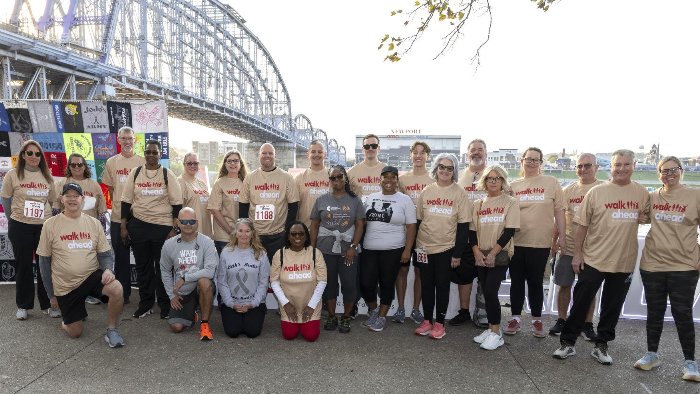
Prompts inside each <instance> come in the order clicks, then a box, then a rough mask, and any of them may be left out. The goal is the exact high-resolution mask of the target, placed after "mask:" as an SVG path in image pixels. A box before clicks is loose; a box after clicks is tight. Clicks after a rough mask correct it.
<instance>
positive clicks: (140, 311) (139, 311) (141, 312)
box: [133, 306, 153, 319]
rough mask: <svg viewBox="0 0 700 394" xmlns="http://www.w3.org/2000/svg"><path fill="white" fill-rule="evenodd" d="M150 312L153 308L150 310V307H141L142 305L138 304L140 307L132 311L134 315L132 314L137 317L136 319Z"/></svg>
mask: <svg viewBox="0 0 700 394" xmlns="http://www.w3.org/2000/svg"><path fill="white" fill-rule="evenodd" d="M151 313H153V310H152V309H151V308H150V307H142V306H140V307H139V308H138V309H137V310H136V312H134V315H133V316H134V317H135V318H137V319H141V318H144V317H146V316H148V315H150V314H151Z"/></svg>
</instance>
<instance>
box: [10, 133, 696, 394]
mask: <svg viewBox="0 0 700 394" xmlns="http://www.w3.org/2000/svg"><path fill="white" fill-rule="evenodd" d="M134 136H135V135H134V132H133V130H131V129H130V128H128V127H125V128H122V129H121V130H119V135H118V141H119V144H120V146H121V152H120V153H119V154H117V155H115V156H114V157H112V158H110V159H109V160H108V161H107V166H106V169H105V171H104V174H103V177H102V182H103V183H104V184H105V185H107V186H108V188H109V197H110V198H111V199H112V201H113V209H112V215H111V224H110V233H111V240H112V242H111V243H112V244H111V245H109V244H108V243H107V240H106V237H105V234H104V231H102V230H100V229H104V228H105V227H104V225H105V224H106V223H105V221H106V219H105V218H106V216H105V212H106V205H105V201H104V197H103V196H102V193H101V190H100V188H99V185H98V184H97V182H95V181H94V180H92V179H91V178H90V173H89V169H88V168H87V163H86V162H85V159H84V158H83V157H82V156H80V155H77V154H74V155H71V156H70V158H69V163H68V168H67V169H66V179H65V181H61V182H60V184H57V185H54V182H53V178H52V177H51V175H50V173H49V172H48V169H47V165H46V162H45V159H44V156H43V152H42V150H41V147H40V145H39V144H38V143H36V142H34V141H27V142H26V143H25V144H24V145H23V146H22V149H21V151H20V153H19V160H18V163H17V167H16V168H15V169H13V170H11V171H10V172H8V174H7V175H6V177H5V179H4V182H3V187H2V193H1V196H2V201H3V205H4V206H5V208H7V212H11V214H10V219H9V236H10V241H11V242H12V246H13V249H14V250H15V256H16V260H17V307H18V310H17V313H16V317H17V319H19V320H24V319H26V318H27V316H28V312H27V311H28V310H31V309H32V308H33V306H34V305H33V304H34V282H33V276H32V263H33V252H34V251H35V250H36V254H37V255H38V256H39V267H38V270H39V272H40V274H39V275H38V279H37V282H38V291H37V292H38V296H39V303H40V307H41V309H42V310H45V311H46V312H47V313H48V314H49V315H51V316H53V317H62V318H63V328H64V330H65V331H66V332H67V333H68V334H69V335H70V336H72V337H77V336H79V335H80V333H81V332H82V324H83V323H82V321H83V319H84V317H85V316H86V314H87V312H86V309H85V306H84V303H83V301H84V300H85V298H86V297H87V296H97V297H100V296H103V297H104V299H106V300H107V304H108V311H109V317H108V329H107V332H106V334H105V340H106V341H107V342H108V344H109V345H110V346H113V347H119V346H122V345H123V344H124V340H123V339H122V338H121V336H120V335H119V333H118V331H117V323H118V319H119V315H120V313H121V310H122V306H123V304H125V303H129V297H130V282H131V278H130V273H129V264H130V262H129V248H131V250H132V251H133V254H134V259H135V263H136V273H137V283H138V288H139V305H138V308H137V309H136V311H135V312H134V314H133V316H134V317H137V318H142V317H146V316H148V315H149V314H150V313H152V308H153V305H154V303H156V302H157V303H158V305H159V307H160V317H161V318H163V319H167V320H168V323H169V326H170V329H171V331H173V332H181V331H183V330H185V328H187V327H191V326H194V325H195V324H196V323H200V337H201V339H203V340H206V339H212V338H213V336H212V333H211V329H210V327H209V319H210V317H211V316H210V315H211V311H212V309H213V308H212V304H217V305H218V307H219V310H220V312H221V321H222V325H223V327H224V331H225V333H226V334H227V335H228V336H230V337H237V336H239V335H246V336H248V337H256V336H258V335H259V334H260V332H261V330H262V328H263V323H264V318H265V315H266V311H267V308H266V297H267V292H268V287H269V288H271V289H272V292H273V293H274V296H275V298H276V300H277V303H278V305H279V313H280V316H281V331H282V335H283V337H284V338H285V339H294V338H296V337H297V336H299V335H300V334H301V336H302V337H303V338H305V339H306V340H308V341H314V340H316V339H317V338H318V337H319V335H320V331H321V327H323V329H324V330H338V331H339V332H341V333H348V332H350V331H351V321H352V319H353V318H354V316H355V314H356V313H357V312H356V311H357V305H358V303H359V302H360V300H361V299H362V298H363V299H364V301H365V303H366V305H367V307H368V319H367V320H366V321H364V322H363V323H362V325H363V326H365V327H367V328H368V329H369V330H371V331H376V332H380V331H383V330H384V329H386V328H387V321H388V319H391V320H392V321H394V322H397V323H404V322H405V320H406V316H407V315H408V316H410V319H411V320H413V321H414V322H415V323H416V324H418V327H417V328H416V329H415V334H417V335H420V336H427V337H429V338H433V339H441V338H443V337H444V336H445V335H446V327H445V323H446V314H447V307H448V303H449V298H450V283H456V284H457V285H458V289H459V306H460V309H459V312H458V314H457V315H456V316H454V317H453V318H452V319H451V320H450V321H449V323H450V324H452V325H459V324H463V323H465V322H466V321H469V320H471V315H470V311H469V305H470V299H469V298H470V294H471V293H472V291H471V290H472V288H471V287H472V283H473V282H474V280H475V279H478V287H479V292H478V293H479V294H480V296H482V297H483V301H481V302H477V304H483V309H484V310H485V318H484V320H485V321H484V323H486V324H484V326H485V327H484V328H485V330H484V332H482V333H481V334H479V335H478V336H476V337H474V342H476V343H478V344H479V346H480V347H481V348H483V349H486V350H495V349H497V348H499V347H500V346H502V345H503V344H504V339H503V335H504V334H505V335H516V334H518V333H519V332H520V331H521V330H522V328H523V325H524V322H523V317H522V312H523V308H524V304H525V297H526V289H527V300H528V303H529V306H530V315H531V319H530V324H531V333H532V335H534V336H535V337H538V338H543V337H546V336H547V332H546V330H545V328H544V326H543V322H542V307H543V302H544V289H543V279H544V273H545V268H546V265H547V261H548V260H549V258H550V257H551V256H558V259H557V261H556V265H555V268H554V278H555V279H554V280H555V284H557V285H558V286H559V292H558V294H557V304H558V310H559V318H558V319H557V321H556V323H555V325H554V326H553V327H551V329H550V330H549V334H550V335H559V336H560V342H561V345H560V347H559V348H558V349H557V350H556V351H555V352H554V353H553V356H554V357H555V358H558V359H565V358H568V357H570V356H572V355H574V354H576V350H575V347H574V346H575V343H576V340H577V338H578V336H579V335H580V334H581V333H583V334H584V336H585V338H586V339H588V340H591V341H593V342H594V343H595V346H594V349H593V351H592V353H591V355H592V356H593V357H594V358H595V359H596V360H597V361H599V362H600V363H602V364H605V365H609V364H611V363H612V357H611V356H610V354H609V352H608V343H609V342H611V341H613V340H614V339H615V327H616V325H617V321H618V318H619V316H620V313H621V310H622V306H623V303H624V300H625V297H626V295H627V291H628V289H629V285H630V283H631V278H632V273H633V271H634V269H635V265H636V260H637V229H638V225H639V224H640V223H651V230H650V231H649V233H648V235H647V239H646V242H645V247H644V250H643V253H642V259H641V263H640V272H641V277H642V281H643V285H644V289H645V295H646V300H647V305H648V318H647V345H648V352H647V353H646V354H645V355H644V357H642V358H641V359H640V360H638V361H637V362H636V363H635V364H634V365H635V367H637V368H640V369H643V370H650V369H652V368H654V367H656V366H658V365H659V364H660V359H659V356H658V354H657V350H658V345H659V338H660V335H661V329H662V327H663V325H662V322H663V317H664V314H665V309H666V299H667V297H668V298H670V301H671V310H672V314H673V317H674V320H675V322H676V326H677V329H678V334H679V338H680V342H681V346H682V348H683V354H684V357H685V360H686V361H685V363H684V366H683V368H684V372H683V379H686V380H691V381H700V374H698V367H697V363H696V362H695V354H694V351H695V331H694V325H693V316H692V307H693V297H694V292H695V287H696V285H697V283H698V274H699V272H698V271H699V270H700V250H699V247H698V242H697V230H698V225H699V224H700V190H698V189H693V188H689V187H686V186H684V185H683V184H682V182H681V181H682V174H683V166H682V163H681V162H680V161H679V160H678V159H677V158H675V157H672V156H670V157H666V158H664V159H663V160H661V162H660V163H659V165H658V173H659V179H660V181H661V182H662V183H663V186H662V187H661V188H659V189H658V190H656V191H654V192H652V193H651V194H650V193H648V192H647V191H646V189H645V188H644V187H642V186H641V185H639V184H638V183H636V182H634V181H632V180H631V177H632V174H633V172H634V164H635V159H634V153H633V152H631V151H628V150H618V151H615V152H614V153H613V155H612V161H611V174H610V175H611V176H610V179H609V180H606V181H603V180H599V179H597V178H596V173H597V171H598V164H597V162H596V158H595V156H594V155H592V154H585V153H584V154H581V155H580V156H579V158H578V161H577V164H576V168H577V177H578V180H577V181H576V182H574V183H572V184H570V185H568V186H567V187H566V188H564V189H562V187H561V186H560V183H559V182H558V180H557V179H556V178H554V177H552V176H548V175H544V174H542V173H541V168H542V163H543V159H544V157H543V154H542V151H541V150H540V149H538V148H535V147H531V148H527V149H526V150H525V151H524V153H523V154H522V157H521V158H520V161H521V174H520V177H519V178H518V179H514V180H509V179H508V173H507V171H506V170H505V169H504V168H503V167H501V166H500V165H487V163H486V143H485V142H484V141H483V140H480V139H476V140H473V141H472V142H470V144H469V146H468V156H469V165H468V167H467V168H465V169H464V170H463V171H462V172H461V173H459V160H458V159H457V157H455V156H454V155H452V154H446V153H440V154H437V155H436V156H435V157H434V158H432V160H431V156H430V153H431V149H430V147H429V146H428V144H427V143H425V142H421V141H416V142H415V143H414V144H413V145H412V146H411V148H410V149H411V158H412V161H413V168H412V169H411V171H409V172H407V173H405V174H400V173H399V170H398V169H397V168H395V167H393V166H389V165H386V164H385V163H381V162H380V161H379V160H378V153H379V150H380V144H379V137H377V136H376V135H373V134H368V135H367V136H365V137H364V139H363V141H362V148H363V160H362V161H361V162H360V163H358V164H357V165H355V166H354V167H352V168H350V169H349V170H346V169H345V168H344V167H343V166H340V165H337V166H333V167H331V168H330V169H328V168H326V167H325V166H324V160H325V152H324V147H323V145H322V144H321V143H320V142H318V141H313V142H311V144H310V146H309V148H308V158H309V163H310V166H309V168H308V169H306V170H305V171H304V172H302V173H300V174H298V175H297V176H296V178H294V177H292V176H291V175H290V174H289V173H287V172H286V171H284V170H282V169H280V168H279V167H277V166H276V163H275V149H274V146H272V145H271V144H269V143H266V144H263V145H262V146H261V147H260V150H259V161H260V168H258V169H257V170H255V171H252V172H250V173H249V172H248V170H247V168H246V165H245V163H244V161H243V160H242V157H241V154H240V153H238V152H236V151H231V152H228V153H227V154H226V155H225V157H224V161H223V163H222V164H221V168H220V170H219V174H218V179H217V180H216V182H215V183H214V186H213V188H212V190H211V192H209V190H207V187H206V184H205V183H204V182H202V181H201V180H199V179H198V178H197V172H198V169H199V162H198V159H197V155H196V154H194V153H188V154H187V155H185V158H184V162H183V164H184V173H183V175H182V176H181V177H180V178H176V177H175V175H174V174H173V173H172V172H171V171H170V170H169V169H166V168H164V167H162V165H161V164H160V156H161V146H160V144H159V143H158V142H157V141H147V142H146V145H145V149H144V152H143V153H144V155H143V156H140V155H138V154H137V152H134V143H135V138H134ZM431 162H432V164H431V165H430V168H428V163H431ZM51 207H53V208H54V210H53V212H52V211H51ZM212 219H213V220H212ZM98 230H99V231H98ZM613 234H614V236H613ZM75 251H78V252H79V253H77V254H76V253H74V252H75ZM411 264H413V266H414V272H415V281H414V288H413V305H412V309H411V312H410V314H409V313H407V310H406V308H405V306H404V299H405V296H406V292H407V290H408V289H407V276H408V273H409V269H410V266H411ZM508 274H509V275H510V279H511V289H510V293H511V294H510V301H511V317H510V319H509V320H508V321H507V323H506V324H504V325H503V327H502V325H501V304H500V301H499V299H498V291H499V288H500V285H501V282H502V281H503V280H504V279H505V278H506V275H508ZM577 276H578V281H577V282H576V285H575V286H573V285H574V281H575V280H576V277H577ZM601 286H602V287H603V292H602V298H601V304H600V320H599V323H598V326H597V332H596V331H595V330H594V328H593V324H592V317H593V316H592V315H593V311H594V308H595V297H596V294H597V292H598V290H599V289H600V287H601ZM572 287H574V290H573V297H572V295H571V289H572ZM341 291H342V295H343V305H342V307H341V308H340V309H341V311H340V312H338V311H337V309H338V306H337V299H338V296H339V295H340V292H341ZM396 296H397V297H398V299H397V303H398V310H397V311H396V313H395V314H394V315H393V316H387V314H388V312H389V309H390V306H391V305H392V303H393V301H394V298H395V297H396ZM572 298H573V304H572V305H571V308H569V304H570V302H571V300H572ZM421 303H422V312H421V310H420V305H421ZM322 309H325V310H326V317H325V319H324V320H323V322H321V311H322ZM567 312H568V314H567ZM338 314H340V316H338ZM475 315H476V313H475ZM474 317H475V318H477V316H474ZM321 323H323V324H321Z"/></svg>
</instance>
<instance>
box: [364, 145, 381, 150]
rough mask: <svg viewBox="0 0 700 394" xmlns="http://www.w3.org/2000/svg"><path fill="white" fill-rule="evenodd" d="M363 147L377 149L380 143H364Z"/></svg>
mask: <svg viewBox="0 0 700 394" xmlns="http://www.w3.org/2000/svg"><path fill="white" fill-rule="evenodd" d="M362 148H364V150H370V149H377V148H379V144H364V145H362Z"/></svg>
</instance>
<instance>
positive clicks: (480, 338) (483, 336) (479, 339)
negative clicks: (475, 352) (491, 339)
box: [474, 329, 492, 344]
mask: <svg viewBox="0 0 700 394" xmlns="http://www.w3.org/2000/svg"><path fill="white" fill-rule="evenodd" d="M491 332H492V331H491V330H489V329H486V330H484V332H482V333H481V334H479V335H477V336H475V337H474V342H476V343H479V344H481V343H484V341H485V340H486V338H488V336H489V335H490V334H491Z"/></svg>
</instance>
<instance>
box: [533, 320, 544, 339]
mask: <svg viewBox="0 0 700 394" xmlns="http://www.w3.org/2000/svg"><path fill="white" fill-rule="evenodd" d="M532 336H534V337H535V338H546V337H547V334H546V333H545V332H544V324H542V320H535V321H533V322H532Z"/></svg>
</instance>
